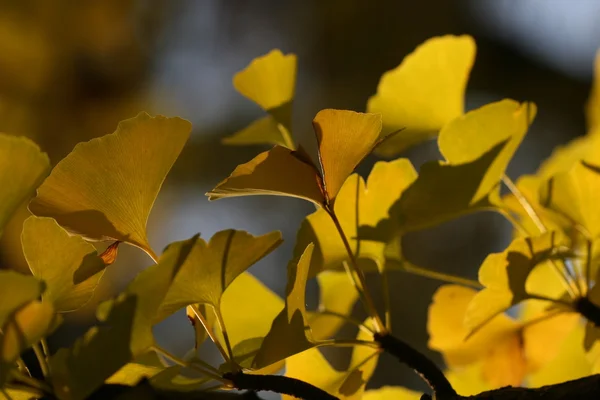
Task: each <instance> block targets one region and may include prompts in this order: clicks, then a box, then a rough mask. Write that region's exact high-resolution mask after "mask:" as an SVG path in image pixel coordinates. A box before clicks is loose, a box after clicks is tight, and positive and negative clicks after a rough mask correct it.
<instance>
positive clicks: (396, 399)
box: [362, 386, 423, 400]
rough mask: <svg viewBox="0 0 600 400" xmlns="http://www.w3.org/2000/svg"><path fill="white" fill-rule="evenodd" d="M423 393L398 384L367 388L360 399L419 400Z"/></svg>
mask: <svg viewBox="0 0 600 400" xmlns="http://www.w3.org/2000/svg"><path fill="white" fill-rule="evenodd" d="M422 395H423V393H421V392H415V391H414V390H410V389H407V388H403V387H400V386H383V387H381V388H379V389H372V390H367V391H366V392H365V394H364V396H363V397H362V400H419V399H420V398H421V396H422Z"/></svg>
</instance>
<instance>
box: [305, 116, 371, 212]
mask: <svg viewBox="0 0 600 400" xmlns="http://www.w3.org/2000/svg"><path fill="white" fill-rule="evenodd" d="M313 127H314V130H315V134H316V135H317V142H318V144H319V161H320V163H321V168H322V173H323V182H324V186H325V192H326V193H327V198H328V200H329V201H330V202H333V201H334V200H335V197H336V196H337V194H338V192H339V191H340V189H341V187H342V185H343V184H344V181H345V180H346V178H348V176H350V174H351V173H352V171H354V168H356V166H357V165H358V164H359V163H360V162H361V161H362V160H363V159H364V158H365V157H366V156H367V155H368V154H369V153H371V151H372V150H373V148H374V147H375V145H376V144H377V143H378V139H379V133H380V132H381V115H379V114H364V113H357V112H354V111H346V110H332V109H326V110H321V111H319V113H318V114H317V115H316V116H315V119H314V120H313Z"/></svg>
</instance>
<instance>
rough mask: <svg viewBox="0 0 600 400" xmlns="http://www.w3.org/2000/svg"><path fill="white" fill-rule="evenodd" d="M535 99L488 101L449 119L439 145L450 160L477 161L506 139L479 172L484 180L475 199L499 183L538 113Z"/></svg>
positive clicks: (453, 163)
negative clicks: (496, 153)
mask: <svg viewBox="0 0 600 400" xmlns="http://www.w3.org/2000/svg"><path fill="white" fill-rule="evenodd" d="M535 113H536V107H535V104H533V103H523V104H520V103H518V102H516V101H514V100H502V101H499V102H496V103H491V104H487V105H485V106H483V107H481V108H478V109H476V110H473V111H470V112H468V113H466V114H465V115H463V116H460V117H458V118H456V119H454V120H452V121H450V122H449V123H448V124H447V125H446V126H444V127H443V128H442V130H441V131H440V136H439V138H438V146H439V148H440V152H441V153H442V155H443V156H444V158H445V159H446V161H447V162H448V163H449V164H452V165H459V164H466V163H469V162H473V161H476V160H477V159H479V158H480V157H482V156H483V155H484V154H486V153H487V152H489V151H490V150H491V149H492V148H494V147H495V146H497V145H498V143H500V142H506V144H505V145H504V146H503V148H502V151H501V152H500V153H499V154H498V156H497V157H496V158H495V159H494V162H493V163H492V164H491V165H489V166H488V167H487V168H486V169H485V170H481V171H480V172H479V173H480V174H481V175H482V178H481V183H480V184H479V188H478V190H477V192H476V193H475V194H474V198H475V199H482V198H483V197H485V196H487V195H488V193H490V192H491V191H492V190H493V189H494V188H495V187H497V188H498V189H497V190H498V191H499V187H498V183H499V182H500V180H501V178H502V175H503V174H504V171H505V170H506V167H507V166H508V163H509V162H510V160H511V159H512V157H513V155H514V153H515V151H516V150H517V148H518V147H519V145H520V144H521V141H522V140H523V137H524V136H525V134H526V133H527V129H528V128H529V125H530V124H531V122H532V121H533V118H534V117H535Z"/></svg>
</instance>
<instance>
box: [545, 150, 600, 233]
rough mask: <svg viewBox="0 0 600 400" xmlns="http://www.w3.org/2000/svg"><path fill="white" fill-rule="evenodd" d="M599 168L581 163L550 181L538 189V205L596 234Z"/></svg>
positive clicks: (598, 226)
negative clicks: (540, 204)
mask: <svg viewBox="0 0 600 400" xmlns="http://www.w3.org/2000/svg"><path fill="white" fill-rule="evenodd" d="M598 193H600V167H598V166H595V165H591V164H588V163H586V162H585V161H581V162H578V163H576V164H575V165H574V166H573V167H572V168H571V169H569V171H567V172H562V173H559V174H557V175H555V176H554V177H553V178H551V179H550V180H549V181H548V182H547V184H546V185H543V186H542V187H541V188H540V199H541V203H542V204H543V205H544V206H546V207H548V208H549V209H551V210H553V211H555V212H556V213H558V214H559V215H561V216H563V217H566V218H567V219H568V220H569V221H570V222H573V223H576V224H579V225H580V226H582V227H583V228H585V229H586V230H587V232H588V234H589V236H590V237H592V238H596V237H597V236H598V235H600V208H599V207H598Z"/></svg>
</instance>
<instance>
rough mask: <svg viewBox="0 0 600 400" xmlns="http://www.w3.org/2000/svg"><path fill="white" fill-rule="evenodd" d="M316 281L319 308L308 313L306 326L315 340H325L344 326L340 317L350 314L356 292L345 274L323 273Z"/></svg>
mask: <svg viewBox="0 0 600 400" xmlns="http://www.w3.org/2000/svg"><path fill="white" fill-rule="evenodd" d="M314 254H315V252H313V257H314ZM317 281H318V282H319V308H318V309H317V310H316V311H313V312H309V313H308V325H309V326H310V329H311V331H312V335H313V337H314V339H315V340H325V339H329V338H331V337H332V336H333V335H335V334H336V332H337V331H338V330H339V329H340V328H341V327H342V325H343V324H344V319H343V318H340V316H345V315H350V314H351V313H352V307H353V306H354V303H356V300H357V299H358V291H357V290H356V288H355V286H354V285H353V284H352V281H351V280H350V279H349V277H348V274H347V273H346V272H337V271H323V272H321V273H319V274H318V275H317Z"/></svg>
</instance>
